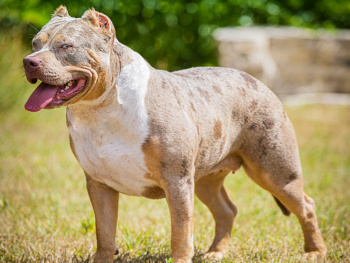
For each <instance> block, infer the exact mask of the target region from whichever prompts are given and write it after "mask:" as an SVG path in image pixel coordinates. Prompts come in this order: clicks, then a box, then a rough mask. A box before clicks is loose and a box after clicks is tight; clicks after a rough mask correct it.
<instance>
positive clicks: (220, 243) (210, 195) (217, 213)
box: [195, 169, 237, 260]
mask: <svg viewBox="0 0 350 263" xmlns="http://www.w3.org/2000/svg"><path fill="white" fill-rule="evenodd" d="M229 172H231V170H230V169H222V170H221V171H218V172H217V173H216V174H214V175H207V176H205V177H202V178H200V179H199V180H198V181H196V184H195V193H196V195H197V197H198V198H199V200H201V201H202V202H203V203H204V204H205V205H206V206H207V207H208V208H209V210H210V212H211V213H212V214H213V217H214V219H215V224H216V226H215V238H214V241H213V244H212V245H211V246H210V248H209V250H208V252H207V253H206V254H205V259H208V260H220V259H222V258H223V256H224V252H225V251H226V250H227V248H228V245H229V241H230V236H231V231H232V226H233V220H234V219H235V216H236V214H237V208H236V206H235V205H234V204H233V203H232V201H231V200H230V198H229V197H228V195H227V193H226V191H225V188H224V186H223V183H224V179H225V177H226V175H227V174H228V173H229Z"/></svg>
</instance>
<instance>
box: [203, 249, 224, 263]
mask: <svg viewBox="0 0 350 263" xmlns="http://www.w3.org/2000/svg"><path fill="white" fill-rule="evenodd" d="M223 258H224V253H223V252H220V251H217V252H207V253H205V254H204V262H219V261H221V260H222V259H223Z"/></svg>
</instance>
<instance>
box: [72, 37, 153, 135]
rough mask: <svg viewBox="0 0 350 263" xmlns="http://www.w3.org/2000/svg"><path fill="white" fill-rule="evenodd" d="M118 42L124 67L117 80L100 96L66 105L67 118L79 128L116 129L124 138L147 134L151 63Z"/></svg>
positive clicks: (101, 130)
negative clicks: (148, 87)
mask: <svg viewBox="0 0 350 263" xmlns="http://www.w3.org/2000/svg"><path fill="white" fill-rule="evenodd" d="M115 45H117V47H115V48H116V51H117V53H118V57H119V62H120V65H121V67H120V71H119V74H118V76H116V77H115V78H114V81H113V82H114V83H113V84H112V85H111V86H110V87H107V89H106V92H105V93H104V94H103V95H102V96H101V97H100V98H98V99H96V100H94V101H90V102H85V101H83V102H81V103H79V102H78V103H76V104H73V105H70V106H69V107H67V119H68V121H70V123H71V124H72V128H73V129H74V130H75V131H77V132H79V130H81V132H83V130H86V129H87V130H90V131H92V130H93V132H94V133H100V132H105V131H106V130H114V131H115V130H117V131H118V133H120V134H123V136H126V137H127V138H125V139H127V140H134V139H136V138H137V137H145V136H147V134H148V123H147V120H148V117H147V111H146V108H145V96H146V93H147V86H148V80H149V78H150V66H149V65H148V64H147V62H146V61H145V60H144V59H143V58H142V57H141V56H140V55H139V54H138V53H136V52H134V51H132V50H131V49H129V48H127V47H125V46H123V45H122V44H120V43H116V44H115ZM118 45H120V46H118ZM106 126H108V127H106ZM111 126H112V127H111Z"/></svg>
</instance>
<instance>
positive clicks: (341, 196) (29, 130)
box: [0, 35, 350, 262]
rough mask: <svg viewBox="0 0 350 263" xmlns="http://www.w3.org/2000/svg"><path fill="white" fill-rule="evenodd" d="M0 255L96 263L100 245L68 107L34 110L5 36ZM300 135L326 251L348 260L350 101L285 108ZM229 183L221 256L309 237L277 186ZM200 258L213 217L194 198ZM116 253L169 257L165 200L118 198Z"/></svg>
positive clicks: (284, 247)
mask: <svg viewBox="0 0 350 263" xmlns="http://www.w3.org/2000/svg"><path fill="white" fill-rule="evenodd" d="M0 45H1V46H2V51H1V57H0V67H1V72H2V75H0V83H2V84H1V86H0V110H1V111H0V262H39V261H40V262H90V261H91V259H92V256H93V254H94V252H95V250H96V245H95V227H94V218H93V212H92V207H91V205H90V202H89V199H88V195H87V192H86V190H85V178H84V175H83V172H82V170H81V168H80V167H79V164H78V163H77V161H76V160H75V158H74V156H73V154H72V153H71V151H70V148H69V143H68V131H67V129H66V127H65V112H64V109H59V110H51V111H40V112H38V113H29V112H26V111H25V110H24V107H23V105H24V103H25V101H26V99H27V98H28V96H29V94H30V93H31V91H32V90H33V89H34V87H33V86H31V85H29V84H27V82H26V80H25V77H23V71H22V68H21V60H22V58H23V57H24V55H25V54H29V53H30V51H29V50H27V49H26V48H24V47H23V45H22V42H21V40H20V37H18V36H16V35H11V36H9V37H8V38H6V39H0ZM286 111H287V113H288V115H289V117H290V119H291V121H292V122H293V124H294V128H295V130H296V134H297V137H298V142H299V147H300V155H301V161H302V165H303V171H304V181H305V184H304V185H305V191H306V192H307V193H308V194H309V195H310V196H312V197H313V198H314V199H315V201H316V205H317V214H318V220H319V225H320V229H321V232H322V234H323V237H324V238H325V241H326V244H327V247H328V250H329V253H328V255H327V258H326V260H325V261H326V262H350V220H349V218H350V190H349V188H350V148H349V146H350V107H344V106H343V107H340V106H322V105H313V106H298V107H289V108H286ZM225 184H226V188H227V190H228V192H229V195H230V197H231V198H232V200H233V201H234V203H235V204H236V205H237V207H238V210H239V212H238V216H237V218H236V220H235V224H234V229H233V232H232V239H231V243H230V249H229V253H228V255H227V258H226V259H225V261H223V262H298V261H300V258H301V256H302V254H303V238H302V233H301V229H300V226H299V224H298V222H297V220H296V218H295V216H291V217H285V216H283V215H282V213H281V211H279V208H278V207H277V205H276V204H275V202H274V201H273V199H272V197H271V195H270V194H269V193H267V192H265V191H264V190H262V189H261V188H259V187H258V186H257V185H255V184H254V183H253V182H252V181H250V180H249V179H248V177H247V176H246V175H245V174H244V173H243V172H242V171H239V172H238V173H236V174H235V175H230V176H228V178H227V180H226V182H225ZM194 222H195V228H194V244H195V251H196V254H195V257H194V262H200V260H201V257H202V256H203V253H204V252H205V251H206V249H207V248H208V247H209V245H210V244H211V241H212V238H213V235H214V221H213V219H212V217H211V214H210V213H209V211H208V210H207V208H206V207H205V206H204V205H203V204H201V203H200V202H199V201H198V200H197V199H196V201H195V220H194ZM116 244H117V246H118V248H119V251H120V256H118V257H116V258H115V260H116V262H171V259H170V255H171V251H170V218H169V212H168V208H167V205H166V202H165V200H147V199H145V198H137V197H128V196H124V195H122V196H121V198H120V209H119V220H118V232H117V237H116Z"/></svg>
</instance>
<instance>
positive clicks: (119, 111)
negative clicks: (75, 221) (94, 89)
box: [67, 53, 156, 196]
mask: <svg viewBox="0 0 350 263" xmlns="http://www.w3.org/2000/svg"><path fill="white" fill-rule="evenodd" d="M149 77H150V71H149V67H148V65H147V63H146V62H145V61H144V60H143V58H142V57H141V56H140V55H139V54H137V53H133V62H132V63H131V64H129V65H127V66H124V67H123V68H122V69H121V72H120V74H119V77H118V80H117V84H116V85H115V86H114V87H112V88H111V90H110V91H111V92H109V93H108V96H110V97H109V98H108V100H110V102H111V103H108V105H107V106H101V105H97V106H96V103H95V105H92V106H91V105H86V104H85V105H83V104H78V105H72V106H69V108H67V118H68V120H69V121H70V123H71V126H70V127H69V133H70V134H71V136H72V139H73V143H74V147H75V152H76V154H77V157H78V160H79V163H80V165H81V166H82V168H83V169H84V170H85V171H86V172H87V173H88V174H89V175H90V176H91V177H92V178H93V179H94V180H97V181H99V182H102V183H105V184H107V185H108V186H110V187H112V188H113V189H115V190H117V191H119V192H121V193H124V194H127V195H134V196H140V195H141V193H142V191H143V189H144V187H146V186H156V184H155V183H154V182H153V181H151V180H149V179H147V178H145V174H147V173H148V170H147V167H146V166H145V162H144V154H143V152H142V144H143V143H144V141H145V139H146V138H147V136H148V134H149V127H148V122H147V121H148V116H147V111H146V108H145V102H144V100H145V96H146V92H147V85H148V80H149Z"/></svg>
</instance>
